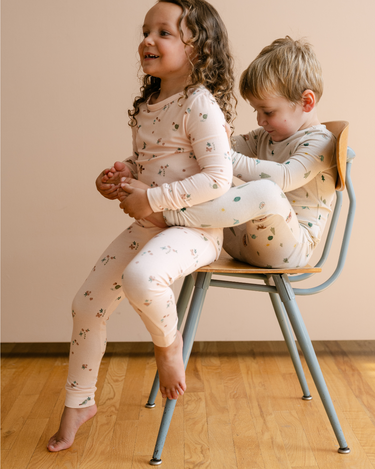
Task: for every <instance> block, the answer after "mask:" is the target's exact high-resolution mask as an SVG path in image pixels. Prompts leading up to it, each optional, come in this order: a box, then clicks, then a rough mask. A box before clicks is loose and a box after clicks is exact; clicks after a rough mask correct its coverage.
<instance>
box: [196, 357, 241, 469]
mask: <svg viewBox="0 0 375 469" xmlns="http://www.w3.org/2000/svg"><path fill="white" fill-rule="evenodd" d="M206 363H219V365H220V359H219V357H216V356H215V354H213V355H212V356H211V357H210V360H209V361H206ZM202 369H203V380H204V388H205V394H206V409H207V412H206V413H207V429H208V441H209V445H210V460H211V464H212V467H214V468H215V469H221V468H223V469H224V468H236V465H237V464H236V453H235V449H234V443H233V436H232V429H231V423H230V418H229V409H228V403H227V401H226V395H225V389H224V382H223V377H222V370H221V367H220V366H217V365H213V364H211V365H203V367H202Z"/></svg>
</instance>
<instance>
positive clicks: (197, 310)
mask: <svg viewBox="0 0 375 469" xmlns="http://www.w3.org/2000/svg"><path fill="white" fill-rule="evenodd" d="M211 277H212V274H211V273H204V272H199V273H198V275H197V279H196V282H195V289H194V293H193V297H192V300H191V305H190V309H189V313H188V316H187V319H186V324H185V327H184V332H183V340H184V345H183V351H182V354H183V360H184V365H185V369H186V366H187V364H188V361H189V357H190V354H191V349H192V348H193V343H194V338H195V334H196V332H197V328H198V323H199V319H200V315H201V312H202V308H203V303H204V300H205V297H206V293H207V289H208V287H209V285H210V281H211ZM176 402H177V400H172V399H167V402H166V404H165V409H164V413H163V418H162V421H161V424H160V429H159V434H158V437H157V440H156V444H155V449H154V454H153V456H152V459H151V460H150V464H151V465H152V466H158V465H159V464H161V463H162V460H161V453H162V451H163V447H164V443H165V439H166V437H167V434H168V429H169V425H170V423H171V420H172V416H173V412H174V408H175V407H176Z"/></svg>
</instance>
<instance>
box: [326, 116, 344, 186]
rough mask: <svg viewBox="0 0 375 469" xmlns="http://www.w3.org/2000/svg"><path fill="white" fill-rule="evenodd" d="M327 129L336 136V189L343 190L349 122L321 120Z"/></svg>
mask: <svg viewBox="0 0 375 469" xmlns="http://www.w3.org/2000/svg"><path fill="white" fill-rule="evenodd" d="M323 124H324V125H325V126H326V127H327V130H329V131H330V132H332V133H333V135H334V136H335V137H336V139H337V142H336V162H337V181H336V190H337V191H343V190H344V189H345V176H346V152H347V148H348V135H349V122H347V121H331V122H323Z"/></svg>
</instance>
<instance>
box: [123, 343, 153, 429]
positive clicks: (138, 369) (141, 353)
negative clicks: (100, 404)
mask: <svg viewBox="0 0 375 469" xmlns="http://www.w3.org/2000/svg"><path fill="white" fill-rule="evenodd" d="M151 355H152V345H151V344H149V343H147V342H141V343H138V344H137V343H133V344H132V349H131V353H130V361H129V364H128V367H127V370H126V376H125V381H124V386H123V390H122V396H121V404H120V408H119V412H118V419H119V420H120V421H122V420H138V419H139V413H140V409H141V405H142V401H143V395H142V389H143V380H144V370H145V369H146V366H147V362H148V360H149V358H150V356H151Z"/></svg>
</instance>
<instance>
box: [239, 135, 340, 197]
mask: <svg viewBox="0 0 375 469" xmlns="http://www.w3.org/2000/svg"><path fill="white" fill-rule="evenodd" d="M335 145H336V141H335V138H334V137H333V135H331V136H330V135H328V134H326V133H316V134H313V135H306V137H305V138H303V139H301V141H300V143H299V145H298V147H297V148H296V149H295V151H294V152H292V153H291V155H290V157H289V159H288V160H287V161H285V162H284V163H282V164H280V163H276V162H275V161H270V160H262V159H257V158H254V157H253V158H249V157H247V156H244V155H243V154H239V153H236V152H233V151H232V159H233V161H234V168H233V174H234V176H237V177H238V178H240V179H241V180H243V181H245V182H249V181H257V180H260V179H269V180H271V181H273V182H275V183H276V184H277V185H278V186H279V187H280V188H281V189H282V190H283V192H289V191H292V190H295V189H297V188H299V187H302V186H304V185H305V184H307V183H308V182H310V181H311V180H312V179H314V178H315V177H316V176H317V175H318V174H320V173H322V172H323V171H326V170H328V169H330V168H332V167H334V166H335V165H336V162H335V158H334V150H335Z"/></svg>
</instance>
